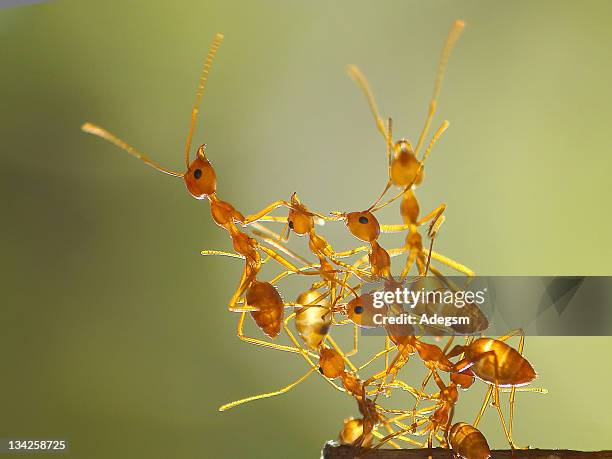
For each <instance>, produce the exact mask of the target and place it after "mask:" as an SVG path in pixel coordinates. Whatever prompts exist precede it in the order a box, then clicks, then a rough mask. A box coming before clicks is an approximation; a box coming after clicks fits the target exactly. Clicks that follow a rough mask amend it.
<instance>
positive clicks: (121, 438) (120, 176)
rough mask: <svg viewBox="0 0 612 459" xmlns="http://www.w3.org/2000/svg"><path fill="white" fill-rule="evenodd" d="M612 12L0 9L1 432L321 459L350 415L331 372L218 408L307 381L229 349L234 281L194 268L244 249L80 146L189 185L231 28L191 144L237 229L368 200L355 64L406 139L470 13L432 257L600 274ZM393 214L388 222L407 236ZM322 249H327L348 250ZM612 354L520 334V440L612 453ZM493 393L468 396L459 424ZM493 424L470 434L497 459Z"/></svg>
mask: <svg viewBox="0 0 612 459" xmlns="http://www.w3.org/2000/svg"><path fill="white" fill-rule="evenodd" d="M611 15H612V3H610V2H607V1H599V2H598V1H589V2H560V1H540V2H529V1H516V2H511V3H508V2H484V1H463V2H456V1H433V2H425V1H421V2H409V1H387V2H363V1H359V2H355V1H335V2H324V1H310V2H287V1H285V2H283V1H258V2H236V1H215V2H209V1H180V2H160V1H150V0H149V1H146V0H139V1H127V2H126V1H114V0H113V1H110V0H106V1H78V2H77V1H55V2H49V3H46V4H40V5H35V6H27V7H21V8H12V9H5V10H0V43H1V45H0V49H1V50H2V51H1V65H0V145H1V155H2V156H1V158H2V159H1V161H2V163H1V164H2V167H1V169H0V170H1V172H0V173H1V176H2V180H1V182H0V186H1V187H2V196H3V197H2V239H1V240H2V247H1V250H2V260H3V263H2V270H1V278H2V290H3V300H2V307H1V310H0V318H1V330H0V355H1V357H2V360H1V362H2V370H1V377H0V384H1V388H2V390H1V391H0V413H1V414H0V437H3V438H7V437H15V436H17V437H41V436H42V437H63V438H67V439H68V440H69V441H70V443H71V453H70V455H71V456H72V457H79V458H109V457H113V458H140V457H142V458H144V457H146V458H157V457H159V458H162V457H164V458H165V457H181V458H183V457H185V458H187V457H190V458H191V457H193V458H196V457H197V458H208V457H220V458H221V457H223V458H226V457H227V458H234V457H269V458H286V457H292V458H314V457H318V454H319V449H320V448H321V446H322V445H323V442H324V441H325V440H328V439H331V438H334V437H335V436H336V435H337V432H338V431H339V429H340V426H341V422H342V419H343V418H344V417H347V416H350V415H356V414H357V410H356V404H355V403H354V401H352V400H351V399H350V398H349V397H343V396H341V395H339V394H337V393H335V392H334V391H332V390H330V388H329V387H328V386H327V384H325V383H324V382H323V381H322V379H321V378H319V377H312V378H311V379H310V380H309V381H308V382H306V383H304V384H302V385H301V386H299V387H297V388H296V389H295V390H294V391H292V392H290V393H289V394H286V395H283V396H280V397H277V398H274V399H270V400H267V401H260V402H255V403H252V404H250V405H246V406H243V407H240V408H237V409H235V410H232V411H229V412H226V413H218V412H217V407H218V406H219V405H221V404H222V403H225V402H228V401H231V400H234V399H237V398H241V397H244V396H247V395H251V394H255V393H259V392H263V391H269V390H274V389H276V388H279V387H281V386H283V385H285V384H287V383H288V382H290V381H292V380H294V379H296V378H297V377H298V376H299V375H301V374H302V373H303V372H304V371H305V370H306V367H305V364H304V362H303V361H302V360H301V359H300V358H298V357H297V356H295V355H286V354H284V353H280V352H276V351H271V350H262V349H258V348H255V347H253V346H249V345H247V344H245V343H242V342H241V341H239V340H238V339H237V338H236V336H235V324H236V320H237V316H236V315H235V314H231V313H228V312H227V310H226V307H225V304H226V302H227V300H228V298H229V297H230V296H231V293H232V292H233V289H234V288H235V285H236V283H237V279H238V275H239V273H240V270H241V264H242V262H239V261H234V260H230V259H225V258H210V257H209V258H203V257H201V256H200V255H199V251H200V250H201V249H204V248H213V249H221V250H223V249H225V250H230V249H231V245H230V241H229V239H228V238H227V235H226V233H225V232H224V231H222V230H221V229H219V228H218V227H216V226H215V225H214V224H213V223H212V221H211V218H210V215H209V213H208V209H207V206H206V205H204V204H203V203H199V202H196V201H195V200H193V199H191V198H189V197H188V195H187V194H186V192H185V189H184V187H183V185H182V184H181V183H179V181H178V180H173V179H171V178H169V177H166V176H162V175H160V174H158V173H156V172H155V171H153V170H152V169H149V168H147V167H145V166H144V165H143V164H141V163H140V162H138V161H136V160H134V159H133V158H130V157H128V156H127V155H126V154H125V153H123V152H121V151H120V150H118V149H117V148H115V147H113V146H112V145H110V144H108V143H106V142H103V141H101V140H99V139H96V138H94V137H92V136H88V135H85V134H83V133H81V132H80V130H79V126H80V125H81V124H82V123H83V122H84V121H93V122H96V123H99V124H100V125H102V126H105V127H107V128H108V129H109V130H111V131H113V132H115V133H116V134H118V135H119V136H121V137H123V138H124V139H125V140H127V141H128V142H130V143H132V144H133V145H134V146H136V147H138V148H140V149H142V150H143V151H145V152H147V153H149V154H150V155H151V156H152V157H153V158H155V159H156V160H158V161H159V162H160V163H162V164H164V165H166V166H168V167H171V168H179V167H181V165H182V151H183V145H184V139H185V135H186V132H187V124H188V117H189V110H190V108H191V104H192V102H193V97H194V93H195V87H196V84H197V78H198V76H199V72H200V68H201V63H202V60H203V58H204V56H205V54H206V52H207V49H208V46H209V43H210V41H211V39H212V37H213V35H214V33H215V32H217V31H220V32H223V33H225V34H226V41H225V43H224V44H223V45H222V47H221V49H220V51H219V54H218V57H217V59H216V61H215V64H214V66H213V69H212V72H211V77H210V80H209V85H208V88H207V93H206V95H205V98H204V106H203V110H202V112H201V117H200V119H199V123H198V127H197V130H196V135H195V142H196V143H199V142H206V143H207V145H208V155H209V157H210V159H211V161H212V162H213V164H214V166H215V168H216V170H217V174H218V178H219V194H220V196H221V197H222V198H223V199H227V200H229V201H231V202H232V203H234V204H235V205H236V206H237V207H238V208H239V209H240V210H242V211H243V212H245V213H248V212H253V211H255V210H257V209H259V208H261V207H262V206H263V205H265V204H267V203H268V202H270V201H273V200H275V199H280V198H288V197H289V195H290V193H291V192H293V191H298V192H299V193H300V196H301V197H302V198H303V199H304V200H305V201H306V202H307V203H308V204H309V205H310V206H311V207H312V208H314V209H317V210H320V211H322V212H328V211H331V210H338V209H348V210H350V209H359V208H363V207H366V206H367V205H369V203H370V202H371V201H372V199H373V198H374V197H375V196H376V194H377V193H378V192H379V190H380V187H381V186H382V184H383V183H384V180H385V173H386V171H385V166H384V145H382V141H381V139H380V138H379V135H378V133H377V132H376V131H375V129H374V125H373V122H372V120H371V117H370V114H369V112H368V110H367V108H366V105H365V103H364V100H363V98H362V96H361V94H360V93H359V92H358V90H357V89H356V87H355V85H354V84H353V83H352V82H351V81H350V79H349V78H348V77H347V76H346V74H345V66H346V64H348V63H356V64H358V65H360V66H361V68H362V69H363V71H364V72H365V73H366V75H367V76H368V78H369V79H370V82H371V84H372V86H373V89H374V91H375V94H376V96H377V99H378V101H379V105H380V108H381V111H382V113H383V114H385V115H392V116H393V117H394V123H395V131H396V133H397V134H398V136H399V135H404V136H408V137H410V138H412V139H415V138H416V137H417V133H418V131H419V129H420V128H421V126H422V124H423V121H424V117H425V113H426V109H427V104H428V99H429V96H430V94H431V88H432V84H433V79H434V75H435V69H436V65H437V58H438V55H439V51H440V49H441V46H442V43H443V41H444V39H445V37H446V34H447V30H448V28H449V27H450V25H451V24H452V22H453V20H454V19H456V18H462V19H464V20H465V21H466V22H467V24H468V26H467V28H466V30H465V32H464V35H463V37H462V38H461V40H460V41H459V43H458V45H457V47H456V50H455V53H454V55H453V56H452V58H451V61H450V65H449V71H448V74H447V79H446V81H445V84H444V87H443V89H442V96H441V100H440V104H439V113H438V115H437V116H436V119H435V121H434V125H435V126H437V125H439V123H440V122H441V121H442V119H444V118H447V119H449V120H450V121H451V128H450V129H449V130H448V131H447V133H446V134H445V135H444V136H443V138H442V139H441V140H440V142H439V144H438V145H437V147H436V149H435V151H434V152H433V153H432V155H431V157H430V159H429V163H428V174H427V178H426V181H425V184H424V186H423V187H422V188H420V190H419V193H418V195H419V198H420V199H421V202H422V207H423V209H430V208H433V207H434V206H435V205H437V204H438V203H439V202H441V201H444V202H446V203H447V204H448V212H447V214H446V215H447V222H446V224H445V225H444V227H443V232H442V233H441V235H440V238H439V239H438V242H437V244H438V245H437V248H438V249H439V251H440V252H442V253H445V254H447V255H449V256H452V257H454V258H455V259H457V260H460V261H462V262H464V263H465V264H467V265H469V266H470V267H472V268H473V269H474V270H475V271H476V272H477V273H479V274H487V275H557V274H558V275H570V274H581V275H609V274H610V268H609V260H610V255H612V253H611V250H610V245H609V243H608V238H609V234H610V228H611V227H612V216H611V214H610V212H609V202H610V198H611V197H612V193H611V191H610V189H611V188H610V181H609V177H610V172H611V167H610V166H611V164H612V160H611V158H610V147H609V129H610V128H609V122H610V114H611V112H610V103H611V102H612V98H611V95H612V89H611V88H610V81H611V79H612V63H611V61H610V59H609V58H608V54H609V48H610V44H611V43H612V28H610V22H609V18H610V17H611ZM395 212H396V211H393V212H391V213H388V214H386V215H387V216H386V218H385V221H386V222H393V221H395V222H399V216H396V215H395ZM328 229H329V230H331V231H330V232H329V233H326V234H331V235H336V236H338V235H339V237H338V238H336V239H334V241H335V242H336V241H337V243H338V248H339V249H341V248H348V247H350V246H352V245H355V241H354V240H351V239H350V238H349V237H348V236H347V235H346V232H345V231H343V230H342V229H341V228H340V229H332V228H328ZM326 230H327V229H326ZM334 231H336V232H334ZM296 242H297V246H298V247H300V246H301V247H302V248H303V247H304V244H305V241H302V240H299V241H296ZM396 242H397V244H400V243H401V239H396ZM391 245H393V243H391V242H389V243H387V244H386V246H391ZM253 333H257V331H253ZM373 339H374V338H370V340H373ZM363 341H364V349H366V350H367V349H374V348H375V347H376V346H378V345H379V343H378V341H376V342H368V339H367V338H364V340H363ZM611 344H612V340H611V339H608V338H605V339H604V338H528V340H527V347H526V354H527V357H528V358H529V359H530V360H531V361H532V363H533V364H534V366H535V367H536V369H537V371H538V372H539V374H540V378H539V380H538V381H537V383H536V385H537V386H544V387H547V388H548V389H549V390H550V393H549V394H548V395H546V396H538V395H533V394H519V397H518V406H517V414H516V426H515V437H516V440H517V442H518V443H519V444H530V445H534V446H539V447H558V448H575V449H602V448H608V449H609V448H612V444H611V443H610V440H609V431H610V429H612V403H610V400H609V398H607V392H606V390H605V389H604V388H605V387H607V385H608V384H609V381H610V378H612V366H611V365H610V358H609V352H610V345H611ZM482 393H484V388H483V387H482V385H479V386H478V387H476V388H475V389H474V390H471V391H470V392H469V393H468V394H465V395H463V394H462V397H463V398H464V400H465V401H463V400H462V401H463V403H464V404H465V405H464V407H463V408H462V410H465V411H464V412H466V413H473V412H474V410H475V407H476V405H477V404H478V402H479V400H480V399H481V397H482ZM490 411H491V412H490V413H488V415H487V417H486V419H485V421H484V423H483V424H482V430H483V432H484V433H485V434H486V435H487V438H488V439H489V441H490V443H491V445H492V446H495V447H505V446H506V445H505V442H504V439H503V435H502V433H501V428H500V426H499V423H498V420H497V419H496V417H495V415H494V413H493V410H490ZM472 416H473V415H472V414H469V418H472ZM466 419H467V418H466Z"/></svg>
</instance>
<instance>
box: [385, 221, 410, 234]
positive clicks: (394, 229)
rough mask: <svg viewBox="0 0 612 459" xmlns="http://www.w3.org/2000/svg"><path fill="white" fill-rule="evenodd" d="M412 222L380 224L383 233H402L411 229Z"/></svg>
mask: <svg viewBox="0 0 612 459" xmlns="http://www.w3.org/2000/svg"><path fill="white" fill-rule="evenodd" d="M411 226H412V223H403V224H401V225H380V232H381V233H401V232H402V231H406V230H408V229H410V227H411Z"/></svg>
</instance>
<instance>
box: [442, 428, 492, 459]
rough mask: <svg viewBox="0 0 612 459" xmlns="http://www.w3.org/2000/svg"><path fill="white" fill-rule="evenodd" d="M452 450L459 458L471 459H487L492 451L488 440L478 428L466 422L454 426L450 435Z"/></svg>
mask: <svg viewBox="0 0 612 459" xmlns="http://www.w3.org/2000/svg"><path fill="white" fill-rule="evenodd" d="M448 439H449V443H450V445H451V448H452V449H453V451H454V452H455V454H457V455H458V456H459V457H469V458H470V459H487V458H489V457H491V450H490V449H489V445H488V443H487V439H486V438H485V437H484V435H483V434H482V433H481V432H480V430H478V429H477V428H476V427H473V426H471V425H469V424H467V423H465V422H458V423H457V424H455V425H453V426H452V427H451V429H450V432H449V435H448Z"/></svg>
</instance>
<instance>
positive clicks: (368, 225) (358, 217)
mask: <svg viewBox="0 0 612 459" xmlns="http://www.w3.org/2000/svg"><path fill="white" fill-rule="evenodd" d="M344 218H345V221H346V226H347V227H348V229H349V231H350V232H351V234H352V235H353V236H355V237H356V238H357V239H361V240H362V241H364V242H373V241H375V240H376V239H378V236H380V224H379V223H378V220H377V219H376V217H375V216H374V214H373V213H372V212H370V211H367V210H364V211H361V212H350V213H348V214H346V215H345V217H344Z"/></svg>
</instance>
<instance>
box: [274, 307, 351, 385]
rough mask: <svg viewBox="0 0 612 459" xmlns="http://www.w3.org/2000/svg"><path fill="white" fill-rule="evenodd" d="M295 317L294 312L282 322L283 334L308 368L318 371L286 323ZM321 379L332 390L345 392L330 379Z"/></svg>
mask: <svg viewBox="0 0 612 459" xmlns="http://www.w3.org/2000/svg"><path fill="white" fill-rule="evenodd" d="M294 317H295V312H294V313H291V314H290V315H289V317H287V318H286V319H285V320H284V321H283V328H284V329H285V332H286V333H287V335H288V336H289V339H290V340H291V341H292V342H293V344H294V345H295V347H297V348H298V349H299V350H300V352H299V353H300V355H301V356H302V357H303V358H304V360H306V363H308V365H309V366H310V368H312V369H314V370H316V371H319V366H318V365H316V364H315V363H314V362H313V361H312V360H311V358H310V355H309V352H308V351H307V350H306V349H304V348H303V347H302V345H301V344H300V342H299V341H298V340H297V338H296V337H295V335H294V334H293V333H292V332H291V330H290V329H289V327H288V323H289V321H290V320H291V319H292V318H294ZM323 379H324V380H325V381H326V382H327V383H328V384H330V385H331V386H332V387H333V388H334V389H336V390H338V391H340V392H346V391H345V390H344V389H343V388H342V387H340V386H338V385H337V384H336V383H334V382H333V381H332V380H331V379H328V378H326V377H325V376H323Z"/></svg>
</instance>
